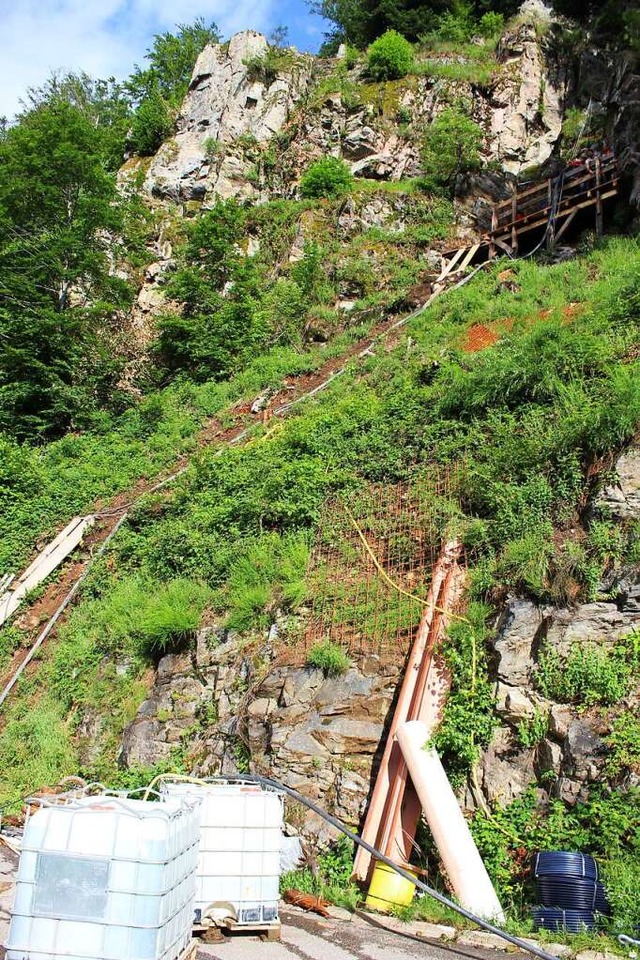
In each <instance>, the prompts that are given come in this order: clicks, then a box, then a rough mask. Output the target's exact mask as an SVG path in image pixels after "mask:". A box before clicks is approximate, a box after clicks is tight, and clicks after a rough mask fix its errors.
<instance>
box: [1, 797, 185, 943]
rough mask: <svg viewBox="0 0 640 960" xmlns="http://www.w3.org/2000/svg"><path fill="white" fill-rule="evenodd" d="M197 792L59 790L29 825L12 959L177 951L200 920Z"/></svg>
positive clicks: (15, 912)
mask: <svg viewBox="0 0 640 960" xmlns="http://www.w3.org/2000/svg"><path fill="white" fill-rule="evenodd" d="M198 807H199V803H198V801H197V799H196V798H191V799H187V798H184V799H181V798H179V797H175V798H171V800H170V802H168V803H167V802H158V801H154V802H151V803H143V802H142V801H141V800H130V799H125V798H121V797H114V796H97V797H82V798H75V799H73V798H71V799H70V798H66V799H62V798H58V799H56V798H51V800H50V801H47V802H42V805H41V806H40V807H39V808H38V809H37V810H36V811H35V812H34V813H32V814H31V815H30V816H29V818H28V820H27V823H26V825H25V831H24V838H23V843H22V849H21V854H20V866H19V869H18V879H17V885H16V897H15V904H14V908H13V913H12V918H11V927H10V929H9V939H8V941H7V955H6V956H7V960H58V958H61V957H64V958H65V960H175V958H176V957H178V956H179V955H180V953H182V951H183V950H184V949H185V947H186V946H187V944H188V942H189V939H190V936H191V927H192V921H193V900H194V895H195V868H196V861H197V856H198V839H199V809H198Z"/></svg>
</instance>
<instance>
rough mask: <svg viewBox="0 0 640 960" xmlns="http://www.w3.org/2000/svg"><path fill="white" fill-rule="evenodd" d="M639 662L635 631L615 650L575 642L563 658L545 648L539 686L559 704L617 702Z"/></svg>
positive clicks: (542, 654)
mask: <svg viewBox="0 0 640 960" xmlns="http://www.w3.org/2000/svg"><path fill="white" fill-rule="evenodd" d="M639 665H640V644H639V642H638V637H637V636H635V637H634V635H633V634H631V635H630V636H629V637H627V638H625V639H623V640H620V641H619V643H618V644H617V645H616V646H615V647H613V648H612V649H607V648H606V647H599V646H596V645H595V644H587V643H584V644H575V645H574V646H572V647H571V650H570V651H569V654H568V655H567V656H566V657H564V658H563V657H561V656H560V655H559V654H558V652H557V651H556V650H554V649H553V647H545V648H544V649H543V650H542V652H541V654H540V657H539V659H538V666H537V669H536V685H537V687H538V689H539V690H540V692H541V693H543V694H544V696H545V697H549V698H550V699H552V700H558V701H559V702H560V703H577V704H584V705H585V706H592V705H593V704H596V703H602V704H614V703H617V702H618V701H619V700H621V699H622V698H623V697H624V696H625V694H626V693H627V691H628V689H629V684H630V681H631V678H632V677H633V676H634V675H635V670H637V668H638V666H639Z"/></svg>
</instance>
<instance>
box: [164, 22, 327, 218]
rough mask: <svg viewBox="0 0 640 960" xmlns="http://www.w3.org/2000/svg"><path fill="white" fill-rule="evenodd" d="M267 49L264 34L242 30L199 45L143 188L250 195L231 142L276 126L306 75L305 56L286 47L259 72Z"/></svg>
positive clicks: (172, 195) (260, 137)
mask: <svg viewBox="0 0 640 960" xmlns="http://www.w3.org/2000/svg"><path fill="white" fill-rule="evenodd" d="M267 50H268V44H267V41H266V39H265V37H263V36H262V34H259V33H255V32H253V31H250V30H247V31H245V32H243V33H238V34H236V35H235V36H234V37H232V38H231V40H230V41H229V43H228V44H211V45H209V46H207V47H205V49H204V50H203V51H202V53H201V54H200V56H199V57H198V60H197V62H196V65H195V68H194V71H193V77H192V79H191V84H190V87H189V91H188V93H187V96H186V98H185V101H184V103H183V105H182V109H181V111H180V115H179V117H178V122H177V131H176V135H175V137H174V138H172V139H171V140H169V141H168V142H167V143H165V144H164V145H163V146H162V147H161V148H160V150H159V152H158V154H157V155H156V157H155V158H154V160H153V162H152V164H151V166H150V168H149V171H148V174H147V177H146V180H145V188H146V189H147V190H148V191H149V192H150V193H152V194H153V195H155V196H158V197H162V198H168V199H171V200H176V201H177V200H204V199H205V198H206V197H207V196H208V195H209V194H210V193H216V194H218V195H219V196H221V197H232V196H253V195H255V193H256V191H255V189H254V187H253V186H252V185H251V183H250V182H249V179H248V178H247V174H248V171H249V169H250V167H251V166H252V161H251V160H249V159H247V158H246V157H245V156H244V152H243V149H242V146H241V144H239V143H238V141H242V138H243V137H244V138H245V139H251V138H253V140H255V142H256V143H257V144H258V145H260V144H265V143H266V142H267V141H268V140H270V138H271V137H273V136H274V134H276V133H278V132H279V131H280V130H282V128H283V127H284V125H285V123H286V122H287V119H288V117H289V114H290V112H291V110H292V108H293V106H294V104H295V103H296V102H297V101H298V100H299V99H300V97H301V96H302V94H303V93H304V91H305V89H306V88H307V86H308V83H309V80H310V77H311V58H309V57H307V56H302V55H298V54H295V52H293V51H292V52H291V56H287V57H286V58H284V59H283V67H282V69H280V70H277V71H276V75H275V76H271V75H266V76H264V77H263V78H259V77H260V69H259V64H260V60H261V59H262V60H264V57H265V55H266V53H267ZM256 64H257V66H256ZM252 65H253V66H252Z"/></svg>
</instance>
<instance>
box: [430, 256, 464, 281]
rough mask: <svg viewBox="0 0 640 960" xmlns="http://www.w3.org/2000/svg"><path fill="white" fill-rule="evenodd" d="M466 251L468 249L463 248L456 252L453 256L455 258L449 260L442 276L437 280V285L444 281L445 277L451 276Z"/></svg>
mask: <svg viewBox="0 0 640 960" xmlns="http://www.w3.org/2000/svg"><path fill="white" fill-rule="evenodd" d="M466 249H467V248H466V247H461V248H460V249H459V250H457V251H456V253H455V254H454V255H453V258H452V259H451V260H449V262H448V263H447V265H446V266H445V268H444V270H443V271H442V273H441V274H440V276H439V277H437V278H436V280H435V283H440V281H441V280H444V278H445V277H448V276H449V274H450V273H451V271H452V270H453V268H454V267H455V265H456V263H457V262H458V260H459V259H460V257H461V256H462V255H463V254H464V252H465V250H466Z"/></svg>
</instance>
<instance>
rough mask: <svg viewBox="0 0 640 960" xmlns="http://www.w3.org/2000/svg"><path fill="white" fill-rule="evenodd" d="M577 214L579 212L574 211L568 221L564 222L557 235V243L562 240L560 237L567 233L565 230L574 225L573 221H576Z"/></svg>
mask: <svg viewBox="0 0 640 960" xmlns="http://www.w3.org/2000/svg"><path fill="white" fill-rule="evenodd" d="M577 212H578V211H577V210H572V211H571V213H570V214H569V216H568V217H567V218H566V220H565V221H564V223H563V224H562V226H561V227H560V229H559V230H558V232H557V233H556V243H557V242H558V240H559V239H560V237H561V236H562V234H563V233H564V232H565V230H566V229H567V227H569V226H570V224H572V223H573V220H574V218H575V216H576V214H577Z"/></svg>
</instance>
